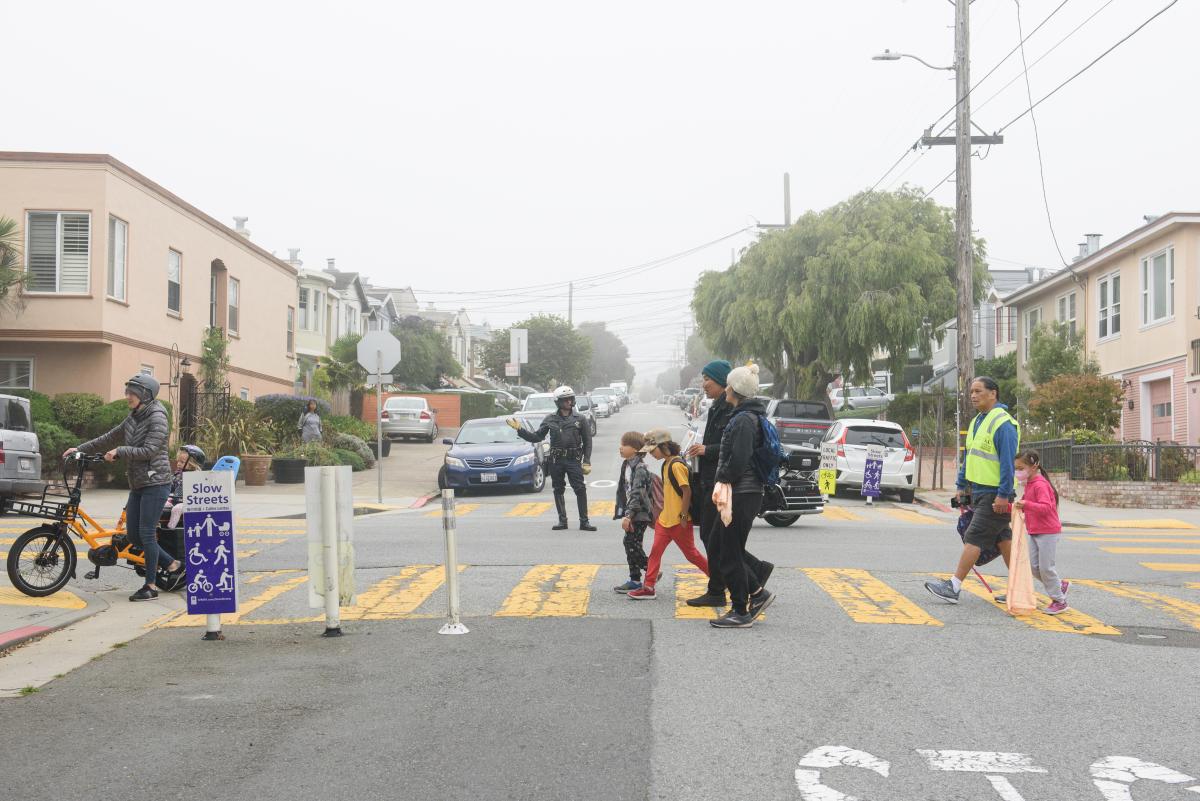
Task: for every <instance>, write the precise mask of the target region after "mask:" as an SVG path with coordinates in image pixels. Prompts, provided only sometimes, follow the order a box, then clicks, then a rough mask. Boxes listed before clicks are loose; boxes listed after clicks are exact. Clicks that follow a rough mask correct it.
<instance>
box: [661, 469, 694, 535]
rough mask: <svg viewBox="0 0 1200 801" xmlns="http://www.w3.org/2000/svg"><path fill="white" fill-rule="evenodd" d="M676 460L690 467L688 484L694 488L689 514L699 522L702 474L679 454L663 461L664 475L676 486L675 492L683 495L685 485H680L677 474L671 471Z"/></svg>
mask: <svg viewBox="0 0 1200 801" xmlns="http://www.w3.org/2000/svg"><path fill="white" fill-rule="evenodd" d="M675 462H679V463H680V464H682V465H683V466H685V467H686V468H687V469H688V486H689V487H691V488H692V503H691V506H689V507H688V516H689V517H690V518H691V519H692V522H699V520H700V509H701V506H702V503H701V498H700V491H699V490H700V476H699V474H697V473H696V471H695V470H693V469H692V466H691V465H690V464H688V463H687V462H686V461H684V460H683V459H681V458H680V457H678V456H673V457H671V458H670V459H668V460H667V461H666V462H664V463H663V468H662V469H663V475H665V476H666V477H667V478H668V479H669V480H670V482H671V486H672V487H674V488H675V494H677V495H679V496H680V497H682V496H683V487H681V486H680V485H679V482H678V481H677V480H676V479H675V474H674V473H673V472H672V471H671V465H672V464H674V463H675ZM658 485H659V487H661V486H662V480H661V479H660V480H659V482H658Z"/></svg>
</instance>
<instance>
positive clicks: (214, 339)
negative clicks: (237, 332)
mask: <svg viewBox="0 0 1200 801" xmlns="http://www.w3.org/2000/svg"><path fill="white" fill-rule="evenodd" d="M200 379H201V381H202V382H203V384H204V390H205V391H206V392H216V391H217V390H220V389H223V388H224V387H226V386H227V385H228V384H229V340H228V339H227V338H226V337H225V329H224V328H221V327H220V326H216V327H213V328H206V329H204V339H202V340H201V342H200Z"/></svg>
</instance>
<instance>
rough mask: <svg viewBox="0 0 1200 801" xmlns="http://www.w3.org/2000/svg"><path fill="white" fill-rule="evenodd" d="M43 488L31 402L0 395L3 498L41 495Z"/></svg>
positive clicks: (0, 469) (0, 460)
mask: <svg viewBox="0 0 1200 801" xmlns="http://www.w3.org/2000/svg"><path fill="white" fill-rule="evenodd" d="M44 487H45V483H44V482H43V481H42V452H41V449H40V447H39V446H38V437H37V434H36V433H34V430H33V417H32V416H31V414H30V411H29V400H28V399H27V398H18V397H17V396H15V395H0V496H10V495H24V494H27V493H31V492H41V491H42V489H43V488H44Z"/></svg>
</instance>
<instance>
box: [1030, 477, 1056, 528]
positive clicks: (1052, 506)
mask: <svg viewBox="0 0 1200 801" xmlns="http://www.w3.org/2000/svg"><path fill="white" fill-rule="evenodd" d="M1021 500H1022V501H1024V502H1025V503H1024V505H1023V507H1022V508H1023V509H1024V512H1025V527H1026V529H1028V531H1029V533H1030V534H1033V535H1035V536H1036V535H1038V534H1058V533H1059V532H1061V531H1062V523H1060V522H1059V520H1058V504H1057V503H1056V502H1055V500H1054V488H1053V487H1051V486H1050V482H1049V481H1047V480H1046V477H1045V476H1043V475H1042V474H1041V473H1034V474H1033V475H1032V476H1031V477H1030V479H1029V481H1028V482H1026V483H1025V494H1024V495H1023V496H1022V497H1021Z"/></svg>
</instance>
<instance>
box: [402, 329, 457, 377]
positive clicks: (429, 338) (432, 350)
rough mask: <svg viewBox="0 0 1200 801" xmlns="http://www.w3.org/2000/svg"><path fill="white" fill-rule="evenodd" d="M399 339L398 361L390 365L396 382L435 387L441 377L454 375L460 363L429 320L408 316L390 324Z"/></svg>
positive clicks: (444, 338)
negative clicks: (399, 355)
mask: <svg viewBox="0 0 1200 801" xmlns="http://www.w3.org/2000/svg"><path fill="white" fill-rule="evenodd" d="M392 334H393V335H394V336H395V337H396V338H397V339H399V340H400V353H401V358H400V363H399V364H397V365H396V366H395V367H393V368H392V375H393V376H394V378H395V381H396V383H397V384H409V385H416V384H424V385H425V386H427V387H432V388H436V387H437V386H438V385H439V384H440V383H441V377H442V376H448V377H451V378H458V377H459V376H461V375H462V372H463V371H462V365H460V364H459V363H458V361H457V360H456V359H455V358H454V353H453V352H452V351H451V350H450V343H449V342H448V341H446V337H445V336H443V335H442V332H441V331H440V330H438V327H437V325H435V324H434V323H433V322H431V321H430V320H426V319H424V318H422V317H417V316H416V315H411V316H409V317H405V318H404V319H402V320H400V321H399V322H398V323H396V325H394V326H392Z"/></svg>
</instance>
